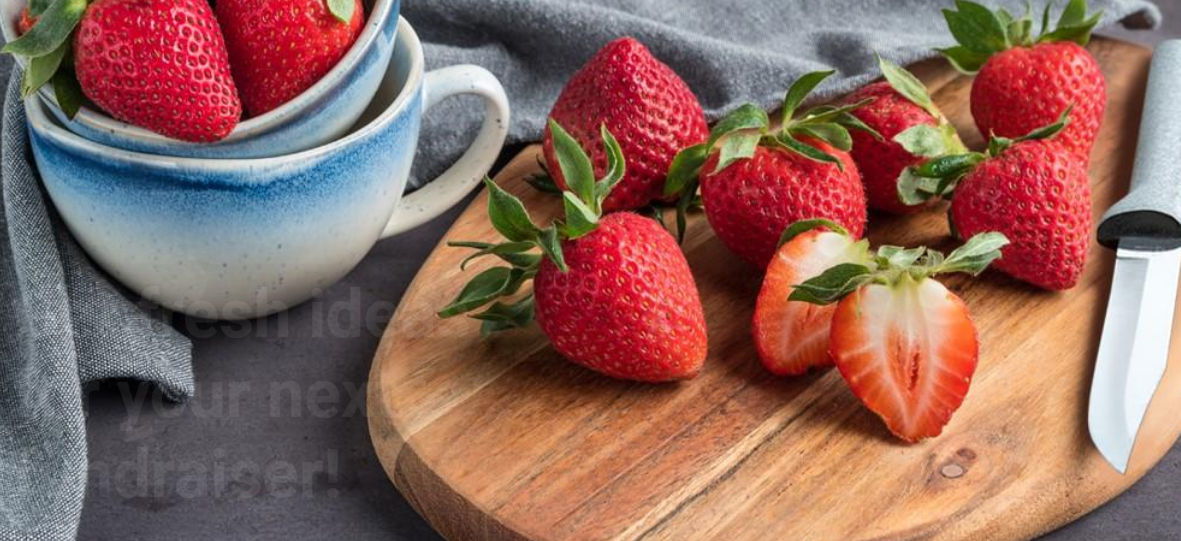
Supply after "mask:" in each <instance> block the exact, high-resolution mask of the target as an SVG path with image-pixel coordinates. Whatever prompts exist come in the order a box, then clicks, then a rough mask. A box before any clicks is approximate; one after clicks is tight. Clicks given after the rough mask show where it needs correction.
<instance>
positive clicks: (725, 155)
mask: <svg viewBox="0 0 1181 541" xmlns="http://www.w3.org/2000/svg"><path fill="white" fill-rule="evenodd" d="M762 138H763V134H761V133H758V132H755V131H749V130H748V131H740V132H735V133H731V134H730V135H728V136H726V138H725V139H723V140H722V149H721V151H720V152H719V153H718V164H717V166H715V167H714V171H713V172H714V173H717V172H719V171H721V170H723V169H725V168H727V167H729V166H730V164H732V163H734V162H736V161H738V160H745V159H747V158H750V157H751V156H754V155H755V149H757V148H758V147H759V140H760V139H762Z"/></svg>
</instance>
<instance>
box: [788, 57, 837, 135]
mask: <svg viewBox="0 0 1181 541" xmlns="http://www.w3.org/2000/svg"><path fill="white" fill-rule="evenodd" d="M833 73H836V71H834V70H828V71H814V72H812V73H806V74H804V75H803V76H802V77H800V78H799V79H796V81H795V82H794V83H792V84H791V87H790V88H788V89H787V95H786V96H784V97H783V123H784V124H785V125H786V124H788V123H789V122H790V121H791V119H792V117H793V116H795V113H796V109H798V108H799V107H800V104H802V103H804V100H805V99H806V98H807V97H808V94H810V93H812V90H813V89H815V88H816V87H817V86H818V85H819V84H820V83H821V82H822V81H824V80H825V79H827V78H828V76H830V75H832V74H833Z"/></svg>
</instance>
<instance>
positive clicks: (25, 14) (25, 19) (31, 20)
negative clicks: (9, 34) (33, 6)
mask: <svg viewBox="0 0 1181 541" xmlns="http://www.w3.org/2000/svg"><path fill="white" fill-rule="evenodd" d="M39 18H40V17H34V16H32V15H30V14H29V6H25V7H24V8H22V9H21V14H20V19H17V21H16V32H17V35H18V36H23V35H25V34H28V33H29V30H32V29H33V25H35V24H37V19H39Z"/></svg>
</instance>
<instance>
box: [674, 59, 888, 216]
mask: <svg viewBox="0 0 1181 541" xmlns="http://www.w3.org/2000/svg"><path fill="white" fill-rule="evenodd" d="M833 73H835V72H834V71H832V70H829V71H815V72H812V73H808V74H805V75H803V76H802V77H800V78H799V79H797V80H796V81H795V82H794V83H792V85H791V87H790V88H789V89H788V90H787V94H786V95H785V96H784V98H783V107H782V113H781V122H780V126H779V127H778V128H777V129H772V127H771V119H770V117H769V116H768V115H767V112H766V111H764V110H763V109H762V108H760V107H759V106H758V105H755V104H753V103H748V104H745V105H742V106H740V107H739V108H737V109H735V110H734V111H733V112H731V113H730V114H729V115H727V116H726V117H725V118H723V119H722V120H720V121H718V123H717V124H715V125H714V127H713V129H712V130H710V132H709V139H708V140H706V142H704V143H701V144H699V145H694V146H691V147H688V148H686V149H683V150H681V151H680V152H678V153H677V155H676V156H675V157H674V158H673V161H672V164H671V165H670V166H669V170H668V175H667V177H666V180H665V184H664V194H665V195H666V196H673V195H678V194H679V195H680V198H679V200H678V203H677V225H678V226H679V231H680V233H681V235H682V236H683V234H684V230H685V227H684V220H685V218H684V216H685V212H686V211H687V209H688V208H689V207H690V206H691V205H692V204H693V201H694V199H695V197H696V194H697V185H698V182H699V177H700V175H701V169H702V167H704V166H705V163H706V162H707V161H708V160H709V158H710V156H711V155H713V154H714V153H715V152H716V153H717V154H718V163H717V165H716V166H715V167H714V170H713V171H712V172H713V173H717V172H719V171H722V170H723V169H725V168H727V167H729V166H730V165H731V164H733V163H734V162H737V161H739V160H744V159H748V158H751V157H753V156H754V155H755V150H756V149H757V148H758V147H759V146H764V147H769V148H775V149H780V150H783V151H786V152H794V153H796V154H799V155H801V156H803V157H805V158H808V159H810V160H815V161H817V162H824V163H831V164H833V165H835V166H836V167H837V168H838V169H840V170H842V171H843V170H844V168H845V167H844V163H843V162H841V160H840V159H839V158H837V157H836V156H833V155H832V154H830V153H829V152H826V151H825V150H822V149H821V148H819V147H818V146H817V145H816V144H814V143H813V142H812V141H821V142H823V143H825V144H827V145H830V146H831V147H833V148H835V149H838V150H841V151H846V152H847V151H848V150H849V149H850V148H852V147H853V138H852V136H851V135H850V134H849V130H861V131H864V132H867V133H870V134H872V135H873V136H874V137H876V138H878V139H881V134H879V133H878V132H877V131H875V130H874V129H873V128H870V127H869V126H867V125H865V123H863V122H861V121H860V120H858V119H857V117H855V116H853V115H852V114H850V113H851V111H853V110H855V109H858V108H860V107H864V106H865V105H867V104H868V103H870V102H871V101H872V100H871V99H867V100H862V101H859V102H857V103H853V104H848V105H842V106H835V105H821V106H817V107H813V108H811V109H809V110H807V111H805V112H804V113H803V114H802V115H800V116H799V117H798V118H797V117H796V115H795V113H796V111H797V110H798V109H799V107H800V105H802V104H803V103H804V100H806V99H807V98H808V95H809V94H810V93H811V92H812V90H813V89H815V88H816V87H817V86H818V85H820V83H821V82H823V81H824V80H825V79H827V78H828V77H829V76H830V75H832V74H833Z"/></svg>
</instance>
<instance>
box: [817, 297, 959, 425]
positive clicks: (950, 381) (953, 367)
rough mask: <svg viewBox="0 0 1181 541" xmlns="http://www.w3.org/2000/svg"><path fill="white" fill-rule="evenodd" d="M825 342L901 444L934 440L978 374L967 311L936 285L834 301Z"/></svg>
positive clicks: (852, 385)
mask: <svg viewBox="0 0 1181 541" xmlns="http://www.w3.org/2000/svg"><path fill="white" fill-rule="evenodd" d="M830 340H831V342H830V346H829V347H830V348H831V349H830V351H831V353H832V357H833V361H834V362H835V363H836V365H837V367H838V369H839V370H840V371H841V376H843V377H844V378H845V381H847V382H848V383H849V388H850V389H852V390H853V394H855V395H857V398H859V399H861V402H862V403H864V404H865V407H867V408H869V409H870V410H873V412H874V413H876V414H878V416H880V417H881V418H882V420H883V421H885V422H886V426H887V427H889V428H890V432H893V433H894V434H895V435H897V436H898V437H899V438H902V439H904V440H906V441H918V440H921V439H923V438H928V437H933V436H938V435H939V433H940V432H942V431H943V426H944V425H946V424H947V422H948V421H950V420H951V414H952V413H954V412H955V410H957V409H959V407H960V404H961V403H963V401H964V395H966V394H967V393H968V385H969V384H970V383H971V381H972V374H973V373H974V372H975V371H976V357H977V353H978V345H977V342H976V328H975V327H974V326H973V325H972V319H971V318H970V317H969V316H968V307H967V306H966V305H965V304H964V301H962V300H960V298H959V297H957V296H956V295H955V294H954V293H952V292H950V291H948V290H947V288H946V287H943V284H941V283H939V282H936V281H935V280H923V281H921V282H919V281H915V280H911V279H903V280H901V281H900V282H899V283H897V284H895V285H892V286H887V285H878V284H873V285H869V286H866V287H863V288H861V289H859V290H857V291H856V292H855V293H853V294H852V295H849V296H848V297H846V298H845V299H844V300H842V301H841V302H840V303H839V304H837V307H836V311H835V313H834V315H833V324H832V334H831V336H830Z"/></svg>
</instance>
